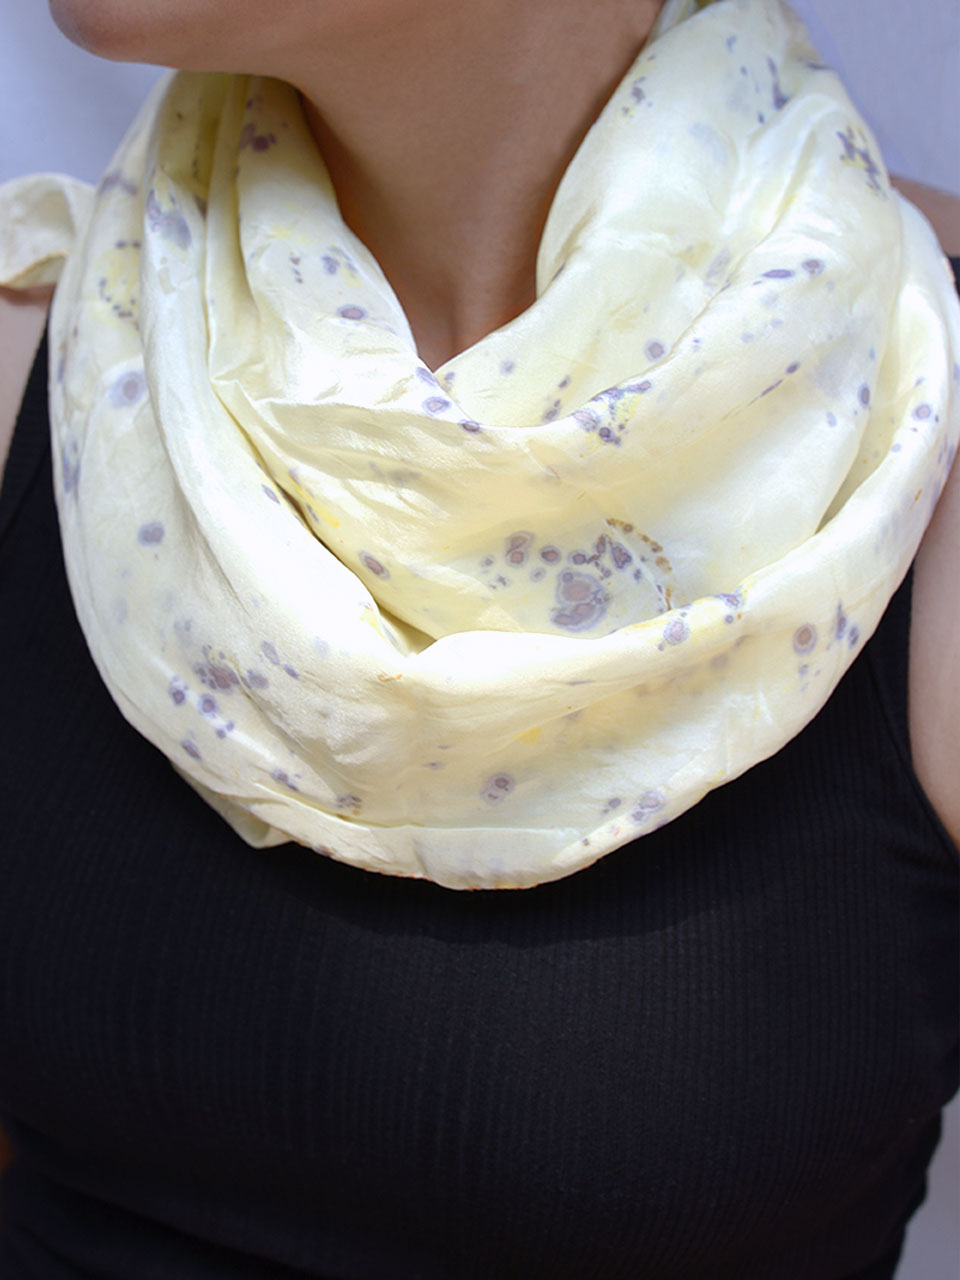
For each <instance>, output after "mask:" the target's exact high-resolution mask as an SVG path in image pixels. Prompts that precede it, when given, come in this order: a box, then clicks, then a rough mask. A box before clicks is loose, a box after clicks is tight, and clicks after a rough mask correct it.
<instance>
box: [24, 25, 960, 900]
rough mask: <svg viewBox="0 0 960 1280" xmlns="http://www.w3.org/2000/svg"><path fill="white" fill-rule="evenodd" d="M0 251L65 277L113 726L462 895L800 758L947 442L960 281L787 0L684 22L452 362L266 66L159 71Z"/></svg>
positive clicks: (99, 640) (89, 544)
mask: <svg viewBox="0 0 960 1280" xmlns="http://www.w3.org/2000/svg"><path fill="white" fill-rule="evenodd" d="M691 86H695V91H691ZM0 227H3V228H4V230H3V231H2V232H0V282H3V283H6V284H12V285H28V284H33V283H42V282H45V281H49V280H51V279H53V278H54V276H55V274H56V268H57V265H58V263H59V260H60V258H61V257H63V256H64V255H65V266H64V269H63V274H62V276H61V279H60V283H59V286H58V288H57V292H56V297H55V302H54V307H53V312H52V318H51V325H50V345H51V387H50V396H51V420H52V430H53V439H54V457H55V467H56V474H55V483H56V492H57V501H58V508H59V513H60V521H61V527H62V532H63V541H64V551H65V558H66V564H67V572H68V576H69V580H70V584H71V589H72V592H73V596H74V601H75V604H76V608H77V613H78V616H79V619H80V623H81V626H82V628H83V631H84V633H85V636H86V639H87V642H88V644H89V647H90V650H91V653H92V655H93V657H94V659H95V661H96V663H97V666H98V668H99V670H100V673H101V675H102V677H103V679H104V681H105V682H106V684H107V686H108V688H109V690H110V692H111V694H112V696H113V697H114V699H115V700H116V702H117V703H118V705H119V707H120V708H121V710H122V711H123V713H124V715H125V716H126V717H127V718H128V720H129V721H130V722H131V723H132V724H133V725H134V726H135V727H136V728H137V729H138V730H139V731H140V732H141V733H143V734H144V735H146V737H148V738H149V739H150V741H151V742H153V743H154V744H155V745H156V746H157V747H159V749H160V750H161V751H162V752H164V754H165V755H167V756H168V757H169V758H170V760H171V761H172V762H173V763H174V765H175V766H176V768H177V769H179V770H180V771H181V773H183V775H184V776H185V777H186V778H187V779H188V780H189V781H190V782H191V784H192V785H193V786H194V787H196V788H197V790H198V791H200V793H201V794H202V795H203V796H204V797H205V798H206V799H207V800H208V801H209V803H210V804H212V805H213V806H215V807H216V808H217V810H218V811H219V812H220V813H222V814H223V816H224V817H225V818H226V819H227V821H229V822H230V823H231V824H232V825H233V826H234V827H235V828H236V830H237V831H238V832H239V833H240V834H241V835H242V836H243V837H244V838H245V839H246V840H248V841H249V842H250V843H253V844H257V845H272V844H277V843H279V842H282V841H286V840H290V839H293V840H297V841H299V842H301V843H303V844H305V845H309V846H311V847H312V848H315V849H317V850H318V851H319V852H323V853H327V854H330V855H332V856H334V857H336V858H340V859H343V860H345V861H347V862H351V863H354V864H356V865H359V866H362V867H366V868H369V869H372V870H377V871H383V872H388V873H391V874H398V875H410V876H419V877H426V878H429V879H431V880H434V881H436V882H438V883H439V884H442V885H447V886H450V887H454V888H494V887H525V886H529V885H532V884H536V883H537V882H540V881H545V880H551V879H555V878H558V877H560V876H564V875H567V874H569V873H571V872H573V871H576V870H577V869H579V868H581V867H584V866H586V865H587V864H589V863H592V862H593V861H595V860H596V859H597V858H599V857H600V856H601V855H603V854H604V853H606V852H608V851H609V850H611V849H614V848H616V847H618V846H620V845H622V844H624V843H626V842H627V841H629V840H631V839H633V838H634V837H636V836H640V835H643V834H645V833H647V832H649V831H651V830H653V829H654V828H655V827H657V826H660V825H662V824H663V823H665V822H668V821H670V820H671V819H672V818H674V817H676V816H677V815H679V814H680V813H682V812H683V811H685V810H686V809H688V808H689V807H690V806H691V805H693V804H695V803H696V802H697V801H698V800H699V799H700V798H701V797H702V796H703V795H704V794H705V793H706V792H707V791H709V790H710V789H711V788H713V787H716V786H718V785H720V784H721V783H724V782H726V781H729V780H731V779H733V778H735V777H737V776H738V775H739V774H741V773H742V772H743V771H744V770H746V769H748V768H750V767H751V765H753V764H755V763H756V762H758V761H759V760H761V759H764V758H765V757H767V756H769V755H770V754H772V753H773V752H775V751H777V750H778V749H779V748H780V747H781V746H783V745H784V744H785V743H786V742H787V741H788V740H789V739H790V738H792V737H793V736H794V735H795V734H796V733H797V732H799V730H800V729H801V728H802V727H803V726H804V725H805V724H807V723H808V722H809V721H810V720H811V719H812V717H813V716H814V715H815V714H816V712H817V711H818V710H819V708H820V707H821V706H822V705H823V703H824V702H825V700H826V699H827V698H828V697H829V695H830V693H831V691H832V690H833V688H834V687H835V685H836V684H837V682H838V680H839V679H840V677H841V676H842V675H843V673H844V671H845V670H846V669H847V667H848V666H849V665H850V663H851V662H852V661H853V659H854V658H855V657H856V655H857V653H858V651H859V649H860V648H861V647H862V645H863V642H864V640H865V639H866V638H867V637H868V636H869V634H870V633H871V632H872V631H873V629H874V627H875V626H876V624H877V622H878V620H879V618H880V616H881V614H882V612H883V610H884V608H885V606H886V604H887V601H888V600H889V598H890V596H891V595H892V594H893V592H894V590H895V589H896V587H897V585H898V584H899V582H900V580H901V579H902V577H903V575H904V573H905V572H906V569H907V567H908V565H909V563H910V561H911V559H912V557H913V555H914V553H915V551H916V549H917V546H918V544H919V541H920V538H921V535H922V533H923V530H924V528H925V526H926V524H927V522H928V520H929V517H930V514H931V512H932V509H933V506H934V503H935V501H936V498H937V496H938V493H939V491H940V488H941V485H942V483H943V481H944V479H945V477H946V474H947V471H948V469H949V466H950V463H951V461H952V459H953V454H954V451H955V447H956V441H957V437H958V434H960V398H958V392H960V367H958V365H957V363H956V359H957V350H958V335H960V314H958V307H957V303H956V299H955V298H954V296H953V292H952V284H951V280H950V277H949V272H948V268H947V266H946V264H945V261H944V260H943V258H942V255H941V253H940V250H939V248H938V245H937V243H936V240H935V238H934V236H933V233H932V232H931V230H930V228H929V226H928V225H927V224H926V222H925V221H924V219H923V218H922V217H921V215H920V214H919V213H918V212H917V211H916V210H915V209H914V208H913V207H912V206H911V205H909V204H908V203H907V202H906V201H904V200H903V199H902V198H900V197H899V196H897V195H896V194H895V193H894V192H893V191H892V190H891V188H890V185H889V182H888V179H887V175H886V173H885V171H884V168H883V165H882V162H881V160H880V157H879V155H878V153H877V149H876V145H875V142H874V140H873V138H872V136H871V134H870V131H869V129H868V128H867V127H866V125H865V124H864V123H863V121H862V120H861V119H860V118H859V116H858V115H857V113H856V111H855V109H854V108H853V107H852V105H851V103H850V101H849V99H848V98H847V96H846V94H845V92H844V90H843V88H842V87H841V85H840V83H839V81H838V80H837V78H836V76H835V75H834V74H833V73H832V72H830V71H829V70H828V69H826V68H825V67H823V66H822V65H821V64H820V62H819V60H818V59H817V56H816V53H815V52H814V50H813V49H812V48H811V46H810V44H809V41H808V39H807V37H806V34H805V32H804V30H803V28H802V26H801V25H800V23H799V22H798V20H797V19H796V17H795V16H794V15H793V13H792V12H791V11H790V10H789V9H788V8H787V7H786V6H785V5H783V4H781V3H780V2H779V0H715V2H714V3H708V4H705V5H703V4H697V3H695V2H694V0H669V3H668V4H667V6H666V7H665V9H664V11H663V13H662V14H661V17H660V20H659V21H658V24H657V26H656V28H655V29H654V32H653V34H652V36H651V39H650V40H649V41H648V42H647V44H646V46H645V48H644V49H643V51H642V52H641V54H640V55H639V57H638V59H637V61H636V63H635V64H634V66H633V67H632V69H631V70H630V72H629V73H628V75H627V76H626V78H625V79H624V81H623V82H622V84H621V85H620V87H619V88H618V89H617V90H616V92H615V93H614V94H613V96H612V98H611V99H610V101H609V103H608V104H607V106H606V107H605V108H604V110H603V112H602V114H601V115H600V117H599V119H598V120H597V121H596V123H595V124H594V126H593V127H592V129H591V130H590V132H589V133H588V135H587V137H586V138H585V140H584V142H583V144H582V145H581V147H580V150H579V151H578V153H577V154H576V156H575V157H574V159H573V161H572V163H571V165H570V168H569V170H568V171H567V173H566V174H565V176H564V178H563V180H562V182H561V184H560V187H559V189H558V191H557V193H556V197H555V200H554V202H553V206H552V208H551V211H550V215H549V218H548V221H547V225H546V228H545V231H544V234H543V239H542V243H541V246H540V251H539V255H538V260H537V298H536V301H535V302H534V303H533V305H532V306H531V307H530V308H529V309H528V310H527V311H526V312H524V313H523V314H522V315H520V316H519V317H517V318H516V319H515V320H513V321H511V322H510V323H509V324H507V325H505V326H504V327H503V328H501V329H499V330H497V331H496V332H495V333H492V334H490V335H489V336H487V337H485V338H484V339H482V340H481V341H480V342H478V343H476V344H475V345H474V346H472V347H470V348H469V349H468V350H466V351H464V352H462V353H460V354H459V355H457V356H455V357H454V358H453V359H451V360H449V361H448V362H447V363H446V364H444V365H443V366H442V367H441V368H439V369H437V370H435V371H431V370H430V369H428V368H427V367H426V365H425V364H424V363H423V362H422V361H421V360H420V359H418V357H417V353H416V349H415V345H414V341H413V337H412V335H411V332H410V327H409V324H408V323H407V320H406V317H405V316H404V313H403V311H402V309H401V307H400V305H399V303H398V301H397V298H396V296H395V295H394V293H393V291H392V289H391V288H390V286H389V284H388V283H387V281H386V279H385V278H384V276H383V273H382V272H381V270H380V268H379V266H378V264H377V263H376V261H375V260H374V259H373V257H372V256H371V255H370V253H369V252H368V251H367V250H366V248H365V247H364V246H363V245H362V244H361V243H360V242H359V241H358V240H357V239H356V237H355V236H353V235H352V233H351V232H350V231H349V230H348V228H347V227H346V226H345V225H344V223H343V221H342V219H341V217H340V214H339V211H338V208H337V203H336V199H335V196H334V193H333V190H332V187H331V184H330V180H329V178H328V176H327V174H326V171H325V169H324V167H323V164H322V162H321V159H320V157H319V155H318V153H317V150H316V147H315V144H314V143H313V140H312V138H311V135H310V133H309V131H308V129H307V126H306V124H305V121H304V119H303V116H302V113H301V110H300V106H299V100H298V98H297V95H296V93H295V92H294V90H293V89H291V88H290V87H289V86H286V85H284V84H281V83H279V82H275V81H269V80H262V79H251V78H246V77H231V76H219V75H197V74H184V73H181V74H177V75H174V76H172V77H171V78H169V79H167V80H166V81H165V82H164V83H163V84H162V85H160V86H159V87H158V89H157V90H156V91H155V93H154V94H153V95H152V96H151V97H150V99H149V100H148V102H147V104H146V106H145V107H144V109H143V111H142V113H141V115H140V117H139V118H138V120H137V122H136V123H135V124H134V126H133V128H132V130H131V132H130V133H129V135H128V137H127V138H126V140H125V141H124V143H123V144H122V146H121V147H120V150H119V151H118V153H117V155H116V157H115V159H114V161H113V163H112V164H111V166H110V169H109V170H108V172H107V174H106V176H105V177H104V178H103V180H102V181H101V183H100V185H99V187H98V188H97V191H96V194H95V198H94V196H93V195H92V194H91V193H90V192H89V191H88V190H86V189H85V188H83V187H82V186H81V185H80V184H75V183H70V182H69V181H67V180H64V179H54V178H51V177H48V176H43V177H40V178H33V179H24V180H20V181H18V182H14V183H12V184H8V185H7V186H6V187H5V188H2V189H0ZM641 848H642V847H641ZM638 856H642V853H638Z"/></svg>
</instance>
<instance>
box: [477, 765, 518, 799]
mask: <svg viewBox="0 0 960 1280" xmlns="http://www.w3.org/2000/svg"><path fill="white" fill-rule="evenodd" d="M515 785H516V784H515V782H514V780H513V778H511V776H510V774H509V773H495V774H494V775H493V777H491V778H488V779H487V781H486V783H485V784H484V787H483V790H482V791H481V793H480V794H481V795H482V796H483V798H484V800H486V801H487V803H488V804H499V803H500V802H501V800H505V799H506V798H507V796H508V795H509V794H510V793H511V791H513V789H514V787H515Z"/></svg>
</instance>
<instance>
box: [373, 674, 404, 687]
mask: <svg viewBox="0 0 960 1280" xmlns="http://www.w3.org/2000/svg"><path fill="white" fill-rule="evenodd" d="M377 679H378V680H379V681H380V683H381V684H389V683H390V681H391V680H402V679H403V673H402V672H397V674H396V675H395V676H388V675H387V674H386V673H385V672H383V671H378V672H377Z"/></svg>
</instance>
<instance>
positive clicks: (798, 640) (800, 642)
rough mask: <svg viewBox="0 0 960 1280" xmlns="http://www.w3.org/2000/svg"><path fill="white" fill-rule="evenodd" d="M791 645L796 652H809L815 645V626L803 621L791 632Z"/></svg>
mask: <svg viewBox="0 0 960 1280" xmlns="http://www.w3.org/2000/svg"><path fill="white" fill-rule="evenodd" d="M793 647H794V650H795V651H796V652H797V653H810V652H811V651H812V650H813V649H815V648H816V647H817V628H816V627H815V626H814V625H813V623H812V622H805V623H803V625H802V626H799V627H797V629H796V631H795V632H794V633H793Z"/></svg>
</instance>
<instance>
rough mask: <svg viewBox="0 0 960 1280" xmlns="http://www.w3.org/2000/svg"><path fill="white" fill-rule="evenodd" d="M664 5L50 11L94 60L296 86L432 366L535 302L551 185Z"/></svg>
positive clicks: (358, 1)
mask: <svg viewBox="0 0 960 1280" xmlns="http://www.w3.org/2000/svg"><path fill="white" fill-rule="evenodd" d="M662 3H663V0H591V4H589V5H585V4H584V3H583V0H471V3H469V4H451V3H449V0H354V3H351V4H346V5H343V4H340V3H338V2H337V0H276V3H275V6H274V8H275V10H276V12H275V13H273V14H272V15H271V21H270V23H269V25H268V24H265V22H264V19H263V14H262V11H261V10H260V7H259V6H254V4H253V0H231V3H230V4H229V5H227V4H224V3H223V2H222V0H168V2H167V3H165V4H164V5H159V6H147V5H141V4H140V3H138V0H53V5H52V9H53V15H54V17H55V19H56V20H57V22H58V23H59V24H60V26H61V27H62V28H63V30H64V31H65V32H66V34H67V35H69V36H70V37H71V39H75V40H77V42H78V43H80V44H83V45H85V46H86V47H87V48H89V49H91V50H92V52H94V53H99V54H101V55H103V56H106V57H116V58H121V59H134V58H136V59H141V60H145V61H148V62H152V61H156V62H162V63H165V64H167V65H170V66H175V67H183V68H185V69H188V70H189V69H195V68H198V67H199V68H202V69H204V70H213V71H244V72H255V73H259V74H265V75H272V76H277V77H279V78H280V79H283V80H286V81H288V82H289V83H290V84H293V85H294V86H296V88H298V89H299V90H300V91H301V93H302V94H303V97H304V101H305V104H306V109H307V118H308V121H309V123H310V125H311V128H312V129H313V132H314V134H315V136H316V137H317V140H318V142H319V144H320V149H321V151H322V152H323V156H324V159H325V161H326V163H327V165H328V167H329V169H330V174H331V177H332V179H333V183H334V187H335V189H336V192H337V197H338V199H339V201H340V206H341V210H342V212H343V215H344V218H345V220H346V222H347V224H348V225H349V226H350V227H351V228H352V230H354V231H355V232H356V233H357V234H358V235H359V236H360V238H361V240H363V241H364V243H365V244H366V245H367V246H368V247H369V248H370V250H371V251H372V252H373V254H374V256H375V257H376V258H377V260H378V261H379V263H380V265H381V266H382V268H383V270H384V273H385V274H386V276H387V279H388V280H389V281H390V283H391V285H392V286H393V288H394V290H395V291H396V293H397V296H398V297H399V299H400V302H401V304H402V305H403V307H404V310H405V311H406V313H407V318H408V319H409V321H410V325H411V328H412V330H413V333H414V336H415V338H416V342H417V348H418V351H419V353H420V355H421V357H422V358H423V359H424V360H425V361H426V363H427V364H428V365H430V366H431V367H432V368H436V367H437V366H438V365H440V364H442V363H443V362H444V361H446V360H447V359H449V358H450V357H451V356H453V355H455V354H456V353H457V352H458V351H462V350H463V349H464V348H465V347H467V346H470V345H472V344H473V343H474V342H476V341H477V340H478V339H479V338H481V337H483V336H484V335H485V334H487V333H490V332H491V331H492V330H494V329H497V328H499V327H500V326H501V325H502V324H505V323H506V322H507V321H508V320H510V319H512V318H513V317H514V316H516V315H519V313H520V312H521V311H523V310H525V309H526V308H527V307H528V306H529V305H530V303H531V302H532V301H533V299H534V296H535V290H534V269H535V264H536V253H537V246H538V244H539V242H540V236H541V232H542V230H543V225H544V222H545V220H546V216H547V212H548V209H549V206H550V202H551V200H552V198H553V194H554V192H555V191H556V188H557V185H558V183H559V181H560V178H561V176H562V174H563V171H564V170H565V169H566V167H567V166H568V164H569V162H570V160H571V159H572V157H573V154H574V152H575V150H576V149H577V146H578V145H579V143H580V141H581V140H582V138H583V136H584V134H585V133H586V131H587V129H588V128H589V126H590V124H591V123H592V122H593V120H594V119H595V118H596V116H597V115H598V113H599V111H600V109H601V107H602V106H603V104H604V102H605V101H606V99H607V98H608V97H609V95H610V93H611V92H612V91H613V89H614V88H615V87H616V85H617V84H618V83H619V81H620V80H621V79H622V77H623V75H624V74H625V73H626V70H627V68H628V67H629V66H630V64H631V62H632V61H633V60H634V58H635V57H636V55H637V53H638V52H639V50H640V48H641V46H642V45H643V42H644V41H645V39H646V37H647V35H648V34H649V32H650V29H651V28H652V26H653V24H654V22H655V20H656V17H657V14H658V13H659V11H660V9H661V8H662ZM248 9H249V10H250V11H251V12H250V16H249V18H246V17H245V14H246V11H247V10H248ZM227 18H229V21H225V19H227ZM225 28H226V29H225Z"/></svg>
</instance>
